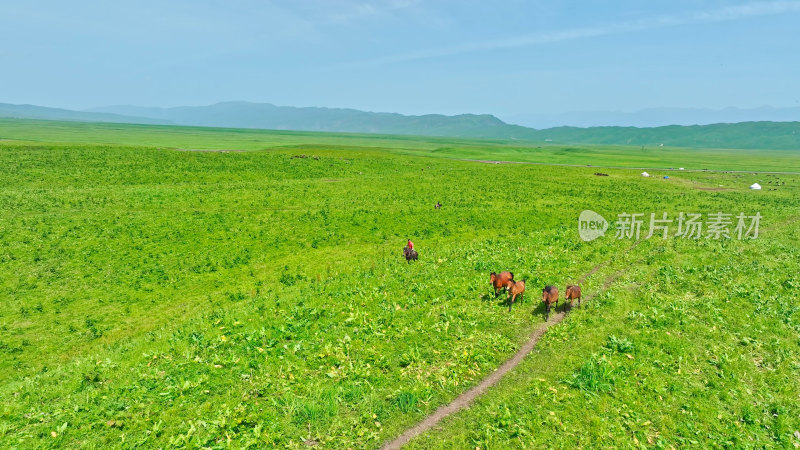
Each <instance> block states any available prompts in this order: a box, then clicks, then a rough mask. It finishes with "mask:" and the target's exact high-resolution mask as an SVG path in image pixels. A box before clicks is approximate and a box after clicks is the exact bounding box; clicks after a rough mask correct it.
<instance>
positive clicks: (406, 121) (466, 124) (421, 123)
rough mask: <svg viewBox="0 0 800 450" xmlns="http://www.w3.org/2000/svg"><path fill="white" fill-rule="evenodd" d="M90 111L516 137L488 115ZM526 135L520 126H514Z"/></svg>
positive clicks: (263, 106) (260, 107)
mask: <svg viewBox="0 0 800 450" xmlns="http://www.w3.org/2000/svg"><path fill="white" fill-rule="evenodd" d="M91 112H98V113H107V114H118V115H123V116H138V117H148V118H152V119H157V120H165V121H169V122H171V123H174V124H178V125H192V126H211V127H233V128H263V129H270V130H302V131H328V132H355V133H381V134H416V135H423V136H424V135H430V136H460V137H473V138H493V137H498V136H507V135H508V136H510V135H515V133H514V132H512V128H513V127H515V126H514V125H509V124H507V123H505V122H503V121H502V120H500V119H498V118H497V117H495V116H492V115H489V114H480V115H478V114H461V115H457V116H444V115H441V114H428V115H423V116H406V115H403V114H396V113H382V112H366V111H359V110H356V109H345V108H315V107H306V108H296V107H291V106H275V105H273V104H270V103H248V102H224V103H217V104H214V105H210V106H180V107H175V108H147V107H139V106H108V107H105V108H96V109H93V110H91ZM518 128H520V130H518V131H522V130H526V129H525V128H524V127H518Z"/></svg>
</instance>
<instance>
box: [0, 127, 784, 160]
mask: <svg viewBox="0 0 800 450" xmlns="http://www.w3.org/2000/svg"><path fill="white" fill-rule="evenodd" d="M659 130H660V129H659ZM0 140H11V141H24V142H31V143H35V142H46V143H48V144H49V145H56V144H58V145H69V144H76V143H77V144H85V143H96V144H114V145H123V146H151V147H160V148H175V149H184V150H187V149H188V150H202V149H206V150H268V149H279V148H293V147H297V148H320V149H331V148H338V149H346V148H350V149H365V148H372V149H376V150H381V151H391V152H392V153H395V154H403V155H415V156H426V157H440V158H449V159H475V160H501V161H518V162H531V163H545V164H577V165H588V164H591V165H593V166H601V167H630V168H638V167H644V168H664V169H666V168H679V167H684V168H686V169H687V170H744V171H778V172H796V173H800V158H798V156H797V154H798V153H797V152H798V151H800V148H797V149H796V150H766V149H758V150H748V149H713V148H702V149H698V148H683V147H659V146H657V145H652V146H642V145H636V146H620V145H594V144H581V145H563V144H553V143H548V142H544V140H541V141H540V142H530V141H514V140H488V139H456V138H445V137H419V136H405V135H377V134H354V133H313V132H303V131H272V130H254V129H237V128H210V127H176V126H159V125H132V124H112V123H80V122H55V121H39V120H20V119H0Z"/></svg>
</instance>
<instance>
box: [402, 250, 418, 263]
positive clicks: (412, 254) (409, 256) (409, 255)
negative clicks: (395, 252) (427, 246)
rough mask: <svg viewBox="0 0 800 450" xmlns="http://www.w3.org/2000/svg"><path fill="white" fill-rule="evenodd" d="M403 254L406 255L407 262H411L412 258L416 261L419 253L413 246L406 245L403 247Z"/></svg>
mask: <svg viewBox="0 0 800 450" xmlns="http://www.w3.org/2000/svg"><path fill="white" fill-rule="evenodd" d="M403 256H405V257H406V262H407V263H408V262H411V260H412V259H413V260H414V261H416V260H417V259H418V258H419V253H417V251H416V250H414V249H413V248H411V247H408V246H406V247H403Z"/></svg>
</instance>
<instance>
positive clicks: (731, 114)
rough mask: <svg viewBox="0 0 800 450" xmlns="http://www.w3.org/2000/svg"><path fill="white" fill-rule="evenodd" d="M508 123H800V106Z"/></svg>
mask: <svg viewBox="0 0 800 450" xmlns="http://www.w3.org/2000/svg"><path fill="white" fill-rule="evenodd" d="M504 118H505V119H506V121H507V122H509V123H515V124H518V125H522V126H526V127H532V128H539V129H541V128H553V127H562V126H571V127H581V128H587V127H608V126H625V127H662V126H669V125H710V124H716V123H740V122H794V121H800V107H795V108H773V107H770V106H765V107H762V108H752V109H742V108H723V109H703V108H650V109H643V110H641V111H636V112H620V111H579V112H569V113H563V114H516V115H509V116H506V117H504Z"/></svg>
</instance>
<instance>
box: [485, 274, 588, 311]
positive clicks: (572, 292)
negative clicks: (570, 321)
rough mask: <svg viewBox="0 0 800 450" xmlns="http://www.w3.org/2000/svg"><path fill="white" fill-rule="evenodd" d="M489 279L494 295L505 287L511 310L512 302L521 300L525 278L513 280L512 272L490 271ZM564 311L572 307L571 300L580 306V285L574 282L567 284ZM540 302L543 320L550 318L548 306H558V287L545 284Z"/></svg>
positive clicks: (523, 293) (498, 293)
mask: <svg viewBox="0 0 800 450" xmlns="http://www.w3.org/2000/svg"><path fill="white" fill-rule="evenodd" d="M489 280H490V281H491V283H492V287H493V288H494V297H495V298H497V296H498V295H500V291H501V290H503V289H505V291H506V293H507V294H508V299H507V301H508V310H509V312H510V311H511V306H512V305H513V304H514V302H516V301H517V298H519V301H520V302H522V299H523V297H524V295H525V280H519V281H515V280H514V273H513V272H508V271H506V272H500V273H495V272H492V273H491V274H489ZM564 298H565V302H564V312H567V311H569V309H571V308H572V302H573V301H574V300H578V307H579V308H580V306H581V287H580V286H578V285H576V284H568V285H567V289H566V293H565V295H564ZM542 302H543V303H544V311H545V312H544V320H545V321H548V320H550V307H551V306H552V305H553V304H555V305H556V308H558V288H557V287H555V286H551V285H547V286H545V287H544V289H542Z"/></svg>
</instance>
